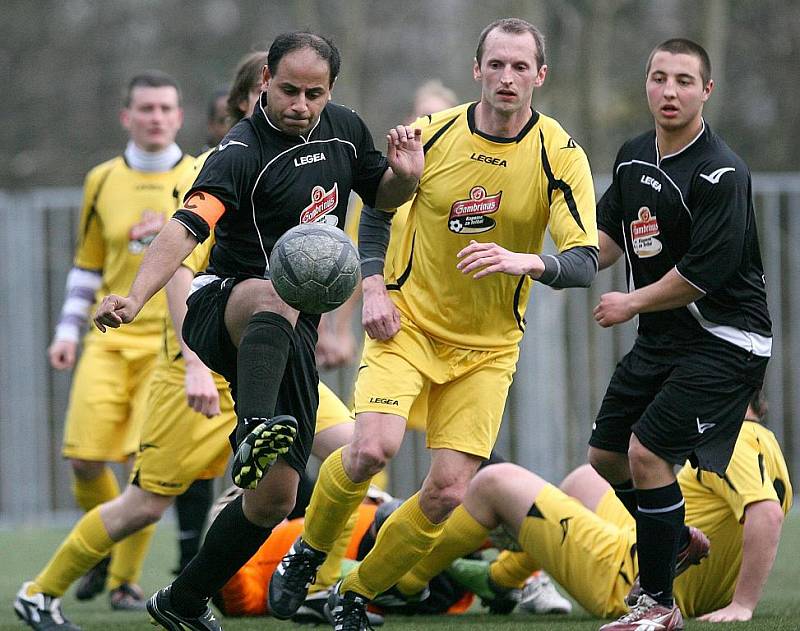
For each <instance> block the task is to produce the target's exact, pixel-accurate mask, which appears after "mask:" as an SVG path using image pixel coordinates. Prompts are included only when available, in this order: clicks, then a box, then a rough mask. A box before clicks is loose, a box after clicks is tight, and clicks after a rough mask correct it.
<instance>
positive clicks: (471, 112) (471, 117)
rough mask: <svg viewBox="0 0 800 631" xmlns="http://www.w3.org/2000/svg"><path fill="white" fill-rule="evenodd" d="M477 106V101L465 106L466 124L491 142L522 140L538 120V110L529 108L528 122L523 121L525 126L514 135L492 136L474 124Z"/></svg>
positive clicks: (472, 131)
mask: <svg viewBox="0 0 800 631" xmlns="http://www.w3.org/2000/svg"><path fill="white" fill-rule="evenodd" d="M477 106H478V103H477V102H476V103H471V104H470V106H469V107H468V108H467V125H469V130H470V132H471V133H473V134H477V135H478V136H480V137H481V138H485V139H486V140H490V141H491V142H500V143H512V142H522V139H523V138H525V136H527V134H528V132H529V131H530V130H531V129H533V127H534V125H536V123H537V122H538V121H539V112H537V111H536V110H535V109H533V108H531V117H530V119H528V122H527V123H525V127H523V128H522V129H521V130H520V132H519V133H518V134H517V135H516V136H514V137H513V138H503V137H501V136H492V135H491V134H487V133H484V132H482V131H481V130H480V129H478V128H477V127H476V125H475V108H476V107H477Z"/></svg>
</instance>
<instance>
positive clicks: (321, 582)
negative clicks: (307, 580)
mask: <svg viewBox="0 0 800 631" xmlns="http://www.w3.org/2000/svg"><path fill="white" fill-rule="evenodd" d="M357 521H358V511H357V510H354V511H353V512H352V513H351V514H350V518H349V519H348V520H347V524H345V527H344V529H343V530H342V534H340V535H339V538H338V539H337V540H336V543H334V544H333V548H331V551H330V552H328V557H327V558H326V559H325V562H324V563H323V564H322V565H320V566H319V570H317V580H316V582H315V583H314V584H313V585H312V586H311V588H310V589H309V590H308V591H309V593H310V594H313V593H315V592H321V591H323V590H325V589H328V588H329V587H333V585H334V583H336V581H338V580H339V578H341V576H342V560H343V559H344V555H345V552H347V546H348V545H350V537H351V536H352V535H353V529H354V528H355V527H356V522H357Z"/></svg>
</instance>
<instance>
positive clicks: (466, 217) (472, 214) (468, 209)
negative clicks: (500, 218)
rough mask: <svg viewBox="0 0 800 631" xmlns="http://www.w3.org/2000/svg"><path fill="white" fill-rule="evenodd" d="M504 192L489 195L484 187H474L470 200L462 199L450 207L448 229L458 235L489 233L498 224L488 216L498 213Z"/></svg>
mask: <svg viewBox="0 0 800 631" xmlns="http://www.w3.org/2000/svg"><path fill="white" fill-rule="evenodd" d="M502 196H503V191H499V192H497V193H495V194H494V195H489V194H488V193H487V192H486V189H485V188H483V187H482V186H473V187H472V190H471V191H470V192H469V199H460V200H458V201H456V202H453V205H452V206H451V207H450V218H449V220H448V222H447V227H448V228H449V229H450V231H451V232H455V233H456V234H476V233H478V232H487V231H488V230H491V229H492V228H494V227H495V226H496V225H497V222H496V221H495V220H494V219H492V218H491V217H487V215H491V214H492V213H495V212H497V209H498V208H500V198H501V197H502Z"/></svg>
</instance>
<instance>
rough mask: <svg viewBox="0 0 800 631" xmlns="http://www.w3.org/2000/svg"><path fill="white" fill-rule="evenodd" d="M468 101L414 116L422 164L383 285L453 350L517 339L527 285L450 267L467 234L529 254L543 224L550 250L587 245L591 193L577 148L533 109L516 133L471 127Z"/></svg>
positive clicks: (537, 247) (593, 236)
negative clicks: (504, 134) (508, 135)
mask: <svg viewBox="0 0 800 631" xmlns="http://www.w3.org/2000/svg"><path fill="white" fill-rule="evenodd" d="M474 111H475V104H474V103H473V104H465V105H460V106H458V107H455V108H452V109H449V110H445V111H443V112H439V113H437V114H434V115H432V116H430V117H424V118H421V119H419V120H417V121H416V123H415V126H417V127H421V128H422V142H423V145H424V148H425V170H424V172H423V174H422V179H421V180H420V185H419V190H418V191H417V195H416V197H415V198H414V201H413V203H412V205H411V210H410V212H409V216H408V223H407V225H406V228H405V230H403V231H402V234H401V235H400V236H401V238H400V239H399V240H398V242H397V244H396V247H397V250H396V253H395V254H394V257H393V260H392V261H391V262H387V266H386V268H387V275H386V284H387V287H388V288H389V289H390V290H394V291H390V294H391V295H392V298H393V300H394V301H395V303H396V304H397V306H398V308H399V309H400V310H401V312H403V313H404V314H405V315H406V316H408V317H410V318H411V319H412V320H413V321H414V322H415V323H416V324H417V326H419V327H420V328H421V329H422V330H423V331H425V332H426V333H427V334H429V335H431V336H432V337H434V338H436V339H438V340H440V341H443V342H445V343H448V344H452V345H453V346H457V347H462V348H470V349H477V350H487V349H499V348H504V347H506V346H509V345H513V344H516V343H518V342H519V340H520V339H521V337H522V333H523V331H524V329H525V321H524V315H525V309H526V307H527V302H528V295H529V293H530V289H531V283H532V282H533V281H532V279H531V278H530V277H529V276H527V275H526V276H524V277H515V276H509V275H507V274H493V275H490V276H488V277H486V278H482V279H480V280H477V281H476V280H474V279H473V278H472V277H471V276H469V275H465V274H462V273H461V272H460V271H459V270H457V269H456V263H457V262H458V259H457V258H456V254H457V253H458V252H459V251H460V250H461V249H462V248H464V247H465V246H466V245H468V244H469V242H470V240H472V239H474V240H476V241H480V242H494V243H497V244H499V245H500V246H502V247H504V248H506V249H508V250H511V251H514V252H528V253H539V252H541V250H542V245H543V241H544V234H545V230H546V229H549V231H550V234H551V236H552V238H553V241H554V243H555V245H556V247H557V248H558V250H559V251H563V250H566V249H569V248H573V247H577V246H594V247H597V226H596V221H595V198H594V186H593V184H592V175H591V172H590V170H589V162H588V160H587V158H586V155H585V153H584V152H583V149H581V148H580V147H579V146H578V145H577V144H575V141H574V140H573V139H572V138H570V136H569V134H567V132H565V131H564V130H563V129H562V128H561V126H560V125H559V124H558V123H557V122H556V121H555V120H553V119H552V118H549V117H547V116H544V115H542V114H539V113H536V112H534V114H533V116H532V118H531V121H530V122H529V123H528V125H526V127H525V128H524V129H523V130H522V131H521V132H520V134H519V135H518V136H517V137H516V138H508V139H506V138H494V137H489V136H487V135H485V134H483V133H481V132H480V131H478V130H477V129H476V127H475V119H474Z"/></svg>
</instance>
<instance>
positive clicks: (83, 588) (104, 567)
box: [75, 557, 111, 600]
mask: <svg viewBox="0 0 800 631" xmlns="http://www.w3.org/2000/svg"><path fill="white" fill-rule="evenodd" d="M109 563H111V557H106V558H105V559H102V560H101V561H100V562H99V563H98V564H97V565H95V566H94V567H93V568H92V569H91V570H89V571H88V572H86V574H84V575H83V576H81V577H80V579H78V584H77V585H76V586H75V598H77V599H78V600H91V599H92V598H94V597H95V596H97V595H98V594H102V593H103V591H104V590H105V588H106V578H107V577H108V565H109Z"/></svg>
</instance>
